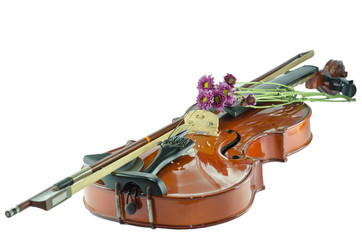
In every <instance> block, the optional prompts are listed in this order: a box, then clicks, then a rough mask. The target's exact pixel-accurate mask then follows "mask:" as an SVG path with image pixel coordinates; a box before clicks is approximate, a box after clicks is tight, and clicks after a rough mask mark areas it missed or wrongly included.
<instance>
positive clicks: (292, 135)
mask: <svg viewBox="0 0 362 240" xmlns="http://www.w3.org/2000/svg"><path fill="white" fill-rule="evenodd" d="M313 54H314V52H313V51H309V52H306V53H301V54H298V55H297V56H295V57H293V58H291V59H289V60H288V61H286V62H285V63H283V64H281V65H280V66H278V67H276V68H275V69H273V70H271V71H269V72H268V73H266V74H264V75H262V76H260V77H259V78H257V79H255V80H253V81H251V83H253V82H254V83H255V82H267V83H274V84H283V85H287V86H296V85H298V84H302V83H306V84H307V85H308V87H309V88H318V90H319V91H327V90H324V89H325V88H323V87H322V85H328V84H326V83H324V82H323V81H328V80H329V79H326V78H323V74H326V72H328V71H330V69H329V70H328V69H323V72H321V71H319V69H318V68H317V67H315V66H310V65H306V66H302V67H300V68H297V69H295V70H292V71H289V70H290V69H291V68H293V67H295V66H296V65H298V64H300V63H301V62H303V61H305V60H307V59H308V58H310V57H312V56H313ZM330 74H331V73H330ZM320 76H322V77H320ZM331 76H332V74H331ZM332 77H333V78H334V79H332V80H333V81H335V80H336V79H335V78H338V76H335V75H334V76H332ZM342 77H343V78H344V77H346V76H342ZM321 79H322V80H323V81H322V80H321ZM338 84H339V85H340V86H342V87H341V88H336V87H334V88H333V91H334V92H333V94H337V93H336V91H340V92H348V94H349V95H352V94H353V95H354V94H355V92H356V88H355V86H354V85H353V82H350V81H344V80H343V81H341V82H339V83H338ZM347 85H348V86H347ZM250 86H251V85H248V84H245V85H243V87H246V88H248V87H250ZM343 86H347V87H345V89H346V88H348V89H352V90H348V91H347V90H345V91H343ZM351 86H352V87H351ZM270 87H271V86H270V85H268V84H261V85H260V86H259V88H260V89H269V88H270ZM329 90H330V89H329ZM330 91H332V90H330ZM262 105H263V103H262ZM266 105H268V104H266ZM268 106H270V107H268V108H246V107H243V106H240V105H237V104H236V105H234V106H229V107H225V108H224V111H223V112H220V111H215V110H212V111H205V110H201V109H199V107H198V106H197V105H196V104H195V105H193V106H191V107H190V108H189V109H188V110H187V111H186V112H185V114H184V115H183V116H181V117H179V118H177V119H174V121H173V122H172V123H170V124H169V125H167V126H165V127H164V128H162V129H160V130H158V131H156V132H154V133H152V134H149V135H147V136H145V137H144V138H142V139H140V140H138V141H129V142H127V143H126V144H125V145H124V146H122V147H119V148H117V149H113V150H110V151H107V152H105V153H101V154H91V155H86V156H85V157H84V159H83V161H84V163H83V167H82V169H81V170H80V171H78V172H76V173H75V174H73V175H71V176H69V177H66V178H64V179H63V180H61V181H59V182H57V183H55V184H54V185H52V186H51V187H49V188H48V189H46V190H44V191H43V192H41V193H39V194H37V195H36V196H34V197H32V198H30V199H28V200H26V201H24V202H22V203H20V204H18V205H16V206H15V207H13V208H10V209H9V210H7V211H6V212H5V214H6V216H7V217H12V216H14V215H15V214H18V213H20V212H22V211H23V210H25V209H27V208H28V207H38V208H42V209H44V210H49V209H51V208H53V207H55V206H57V205H58V204H60V203H62V202H64V201H65V200H67V199H69V198H70V197H71V196H72V195H74V194H75V193H77V192H78V191H80V190H81V189H85V192H84V198H83V201H84V204H85V206H86V208H87V209H88V210H89V211H90V212H91V213H93V214H94V215H97V216H99V217H102V218H105V219H109V220H113V221H118V222H119V223H121V224H132V225H137V226H148V227H151V228H156V227H162V228H183V229H184V228H199V227H206V226H212V225H215V224H219V223H223V222H226V221H229V220H232V219H234V218H236V217H239V216H240V215H242V214H243V213H245V212H246V211H247V210H248V209H249V208H250V207H251V205H252V203H253V201H254V198H255V196H256V193H257V192H259V191H261V190H263V189H264V188H265V186H264V181H263V165H264V164H265V163H268V162H285V161H286V159H287V157H288V156H289V155H291V154H293V153H296V152H298V151H300V150H301V149H303V148H305V147H306V146H307V145H308V144H309V143H310V142H311V141H312V133H311V128H310V119H311V108H310V107H309V106H308V105H307V104H305V103H299V102H298V103H291V104H285V105H275V106H274V105H273V104H272V105H268ZM175 216H177V217H175Z"/></svg>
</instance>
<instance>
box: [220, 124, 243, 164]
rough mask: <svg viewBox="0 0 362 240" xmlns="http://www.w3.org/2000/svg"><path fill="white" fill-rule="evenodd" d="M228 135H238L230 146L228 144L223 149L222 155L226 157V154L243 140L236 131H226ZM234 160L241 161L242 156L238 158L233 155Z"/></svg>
mask: <svg viewBox="0 0 362 240" xmlns="http://www.w3.org/2000/svg"><path fill="white" fill-rule="evenodd" d="M226 132H227V133H230V134H231V133H233V132H234V133H235V134H236V138H235V139H234V140H232V141H231V142H229V143H228V144H226V145H225V146H224V147H223V148H222V149H221V154H222V155H224V156H225V157H226V155H225V154H226V152H227V151H228V150H229V149H230V148H233V147H234V146H235V145H236V144H238V143H239V142H240V140H241V136H240V134H239V133H238V132H236V131H234V130H231V129H229V130H226ZM231 158H232V159H239V158H240V156H237V155H233V156H232V157H231Z"/></svg>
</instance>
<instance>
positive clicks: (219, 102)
mask: <svg viewBox="0 0 362 240" xmlns="http://www.w3.org/2000/svg"><path fill="white" fill-rule="evenodd" d="M212 92H213V95H214V102H213V104H212V108H216V111H219V112H224V109H223V108H224V106H225V102H226V96H225V94H224V92H223V91H222V90H219V89H214V90H213V91H212Z"/></svg>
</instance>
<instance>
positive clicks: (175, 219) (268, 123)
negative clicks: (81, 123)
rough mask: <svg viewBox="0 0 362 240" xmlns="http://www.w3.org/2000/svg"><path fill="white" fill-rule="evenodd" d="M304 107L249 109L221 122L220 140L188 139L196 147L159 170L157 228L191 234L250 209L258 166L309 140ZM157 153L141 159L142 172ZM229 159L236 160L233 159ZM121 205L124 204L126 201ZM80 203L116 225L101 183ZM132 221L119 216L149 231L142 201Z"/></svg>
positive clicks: (111, 198)
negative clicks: (162, 193) (184, 230)
mask: <svg viewBox="0 0 362 240" xmlns="http://www.w3.org/2000/svg"><path fill="white" fill-rule="evenodd" d="M310 116H311V109H310V108H309V107H308V106H307V105H305V104H290V105H286V106H280V107H274V108H267V109H251V110H249V111H247V112H246V113H245V114H242V115H240V116H238V117H236V118H234V117H230V116H228V115H225V116H223V117H221V118H220V134H219V136H218V137H211V136H196V135H195V136H188V137H190V138H191V139H192V140H193V141H195V143H196V145H195V147H194V148H193V149H191V150H190V151H189V152H188V153H187V154H185V155H183V156H181V157H179V158H178V159H176V160H175V161H173V162H172V163H171V164H169V165H167V166H166V167H165V168H164V169H162V170H161V171H160V172H159V174H158V176H159V177H160V178H161V179H162V180H163V182H164V183H165V185H166V187H167V194H166V195H165V196H163V197H156V196H153V197H152V203H153V212H154V223H155V226H156V227H168V228H194V227H203V226H210V225H213V224H217V223H221V222H224V221H228V220H230V219H233V218H235V217H237V216H239V215H241V214H243V213H244V212H245V211H247V210H248V209H249V207H250V206H251V204H252V202H253V199H254V196H255V193H256V192H258V191H260V190H262V189H264V183H263V174H262V166H263V163H266V162H268V161H285V160H286V157H287V156H288V155H290V154H292V153H294V152H296V151H298V150H300V149H301V148H303V147H305V146H306V145H307V144H308V143H309V142H310V141H311V139H312V134H311V132H310V123H309V119H310ZM227 129H232V130H235V131H237V132H238V133H239V134H240V135H241V141H240V142H239V143H238V144H237V145H236V146H235V147H233V148H232V149H230V150H229V151H227V153H226V154H225V156H224V155H222V154H221V153H220V150H221V148H222V147H223V146H225V145H226V144H227V143H229V142H231V141H232V140H233V139H234V138H235V134H233V133H232V134H229V133H226V130H227ZM157 151H158V148H154V149H151V150H150V151H148V152H146V153H145V154H143V155H142V156H141V157H142V158H143V159H144V162H145V167H147V165H148V164H149V163H150V162H151V161H152V160H153V158H154V157H155V155H156V153H157ZM233 155H237V156H240V158H239V159H232V156H233ZM121 199H122V201H123V203H124V202H125V196H124V195H123V194H122V195H121ZM84 203H85V205H86V207H87V208H88V209H89V210H90V211H91V212H92V213H94V214H96V215H98V216H101V217H104V218H107V219H111V220H117V214H116V204H115V193H114V191H113V190H111V189H107V188H106V187H105V186H104V185H103V184H102V182H101V181H99V182H98V183H95V184H92V185H91V186H89V187H87V188H86V189H85V195H84ZM137 205H138V210H137V212H136V213H135V214H134V215H128V214H126V213H125V211H122V215H123V220H124V222H125V223H129V224H134V225H140V226H148V225H149V223H148V212H147V204H146V197H145V196H140V197H138V198H137Z"/></svg>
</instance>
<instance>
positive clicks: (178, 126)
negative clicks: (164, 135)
mask: <svg viewBox="0 0 362 240" xmlns="http://www.w3.org/2000/svg"><path fill="white" fill-rule="evenodd" d="M194 113H195V111H193V112H192V113H191V115H190V117H189V118H188V119H190V118H191V117H192V115H194ZM186 114H187V113H185V114H184V115H182V118H184V117H185V115H186ZM181 122H182V121H180V122H179V123H178V124H177V126H176V127H175V128H174V130H173V131H172V132H171V133H170V135H169V136H168V139H170V138H171V136H172V134H173V133H174V132H175V131H176V129H177V128H178V130H177V132H176V134H175V136H176V135H177V134H178V133H179V132H180V130H181V129H182V128H183V127H184V126H181V127H180V124H181Z"/></svg>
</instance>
